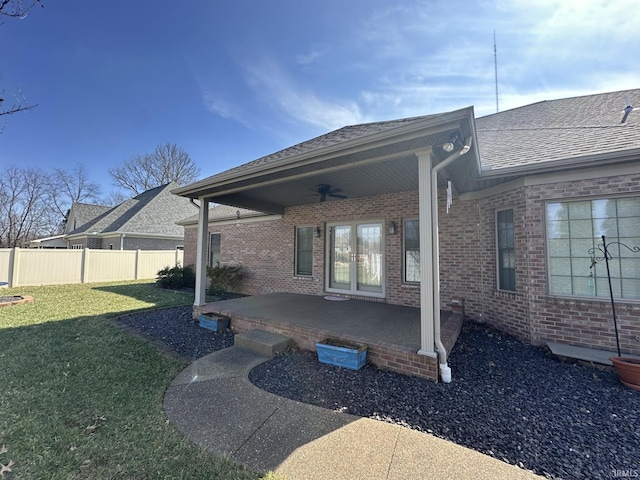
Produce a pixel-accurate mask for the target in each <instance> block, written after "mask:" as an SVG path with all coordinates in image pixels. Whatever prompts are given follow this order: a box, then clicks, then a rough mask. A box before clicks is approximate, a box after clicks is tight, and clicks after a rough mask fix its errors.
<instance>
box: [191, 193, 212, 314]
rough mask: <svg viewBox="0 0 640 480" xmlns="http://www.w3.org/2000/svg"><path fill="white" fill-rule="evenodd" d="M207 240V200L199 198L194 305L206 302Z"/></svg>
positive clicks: (197, 305)
mask: <svg viewBox="0 0 640 480" xmlns="http://www.w3.org/2000/svg"><path fill="white" fill-rule="evenodd" d="M208 240H209V200H207V199H206V198H204V197H201V198H200V210H199V211H198V239H197V244H198V248H197V252H196V298H195V300H194V302H193V304H194V305H195V306H196V307H199V306H201V305H204V304H205V303H207V300H206V293H207V247H208Z"/></svg>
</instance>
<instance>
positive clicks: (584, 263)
mask: <svg viewBox="0 0 640 480" xmlns="http://www.w3.org/2000/svg"><path fill="white" fill-rule="evenodd" d="M605 200H606V201H615V202H616V203H615V225H616V235H610V233H611V232H610V231H609V232H607V233H609V234H608V235H607V244H609V243H610V242H617V241H621V242H623V243H625V244H628V245H629V243H631V244H630V245H629V246H630V247H635V246H640V230H637V231H636V230H633V228H634V227H633V225H632V222H633V220H630V223H631V227H630V229H631V231H632V233H634V234H635V235H631V236H630V235H628V233H629V227H627V226H624V224H625V223H627V222H628V221H629V220H624V221H623V222H621V221H620V220H621V219H640V215H637V216H635V215H622V216H620V215H619V212H620V207H621V205H620V204H619V203H618V202H620V201H624V200H635V201H640V195H638V194H636V195H625V196H622V195H606V196H598V197H584V198H580V199H571V200H567V199H557V200H548V201H547V202H545V208H544V213H545V215H544V227H545V241H546V250H547V252H546V258H547V285H548V287H547V292H548V294H549V295H550V296H554V297H565V298H572V299H589V300H601V301H607V300H609V287H608V281H607V276H606V266H605V262H604V260H603V261H599V262H597V263H596V265H595V270H592V269H590V268H589V265H590V263H591V259H590V258H589V254H588V248H587V247H588V246H589V245H586V243H588V242H589V241H591V244H590V245H592V247H593V248H595V256H596V257H602V253H601V252H600V251H599V250H598V249H597V246H598V244H601V243H602V240H601V238H600V237H601V234H602V231H601V229H600V228H599V227H597V226H594V222H595V221H598V220H599V221H603V222H604V221H606V220H612V219H613V218H614V217H602V218H598V217H596V218H594V217H593V210H594V202H601V201H605ZM585 202H590V203H591V217H590V218H581V217H577V218H573V219H572V217H571V213H570V210H568V213H567V222H569V223H568V224H567V226H568V236H567V237H566V239H567V240H568V241H569V256H568V257H565V256H561V255H556V256H554V255H553V249H554V246H553V245H552V241H553V240H559V239H564V238H565V237H558V236H554V237H553V238H552V237H551V236H550V231H549V230H550V224H551V222H558V221H562V220H552V219H550V218H549V213H550V212H549V206H550V205H554V204H565V205H567V209H569V208H570V207H569V204H579V203H585ZM604 205H606V204H604ZM632 209H633V207H632ZM571 220H574V221H579V220H585V221H586V220H589V221H590V223H591V229H592V233H591V237H592V238H586V237H580V236H578V235H576V236H572V235H571V230H572V228H573V226H572V225H571V223H570V222H571ZM607 228H609V227H607ZM578 243H584V244H585V245H581V247H582V248H580V249H579V251H578V252H577V253H576V255H572V254H573V248H574V245H576V244H578ZM555 248H557V247H555ZM583 250H587V251H585V252H584V253H583ZM610 251H611V254H612V256H613V264H612V263H610V267H611V271H612V279H613V280H614V298H615V299H616V300H619V301H623V302H630V303H637V302H638V301H640V296H639V297H635V296H632V297H629V296H624V294H625V283H624V280H625V279H626V280H627V290H629V287H628V285H629V282H638V281H640V277H637V276H633V275H629V276H625V273H626V272H628V271H629V270H634V269H635V270H636V271H637V268H638V267H637V264H638V263H640V254H638V253H631V252H627V251H625V249H624V248H622V249H621V250H618V247H617V246H615V250H614V249H612V248H610ZM578 253H579V255H578ZM620 253H622V254H623V255H624V256H625V257H626V258H627V259H628V260H631V261H632V262H633V263H635V264H636V267H631V268H629V267H627V265H623V264H622V262H621V260H620ZM554 258H557V259H562V258H566V260H565V261H568V262H569V266H570V269H569V275H566V277H567V279H568V280H570V283H571V292H570V293H569V292H566V291H564V292H560V291H558V290H556V289H554V288H553V285H554V277H559V276H560V275H553V273H554V260H553V259H554ZM557 264H558V263H555V265H557ZM625 270H626V272H625ZM574 271H575V273H574ZM594 271H595V275H594V276H591V273H590V272H594ZM636 275H637V274H636ZM580 280H582V283H583V284H584V282H585V281H586V282H587V287H586V290H589V292H588V293H581V292H578V293H574V292H576V290H580V286H579V282H580ZM577 283H578V286H576V284H577ZM616 283H617V285H616ZM582 289H583V290H584V289H585V287H584V286H583V287H582ZM631 290H632V291H633V290H635V288H634V289H631Z"/></svg>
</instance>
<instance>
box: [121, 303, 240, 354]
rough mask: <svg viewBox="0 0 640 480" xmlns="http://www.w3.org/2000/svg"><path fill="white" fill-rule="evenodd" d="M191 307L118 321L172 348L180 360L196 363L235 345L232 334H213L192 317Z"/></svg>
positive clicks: (133, 315) (123, 318) (136, 315)
mask: <svg viewBox="0 0 640 480" xmlns="http://www.w3.org/2000/svg"><path fill="white" fill-rule="evenodd" d="M192 311H193V306H192V305H186V306H183V307H173V308H164V309H161V310H151V311H148V312H142V313H136V314H132V315H127V316H124V317H120V318H119V319H118V321H119V322H120V323H122V324H124V325H127V326H129V327H132V328H134V329H135V330H137V331H139V332H141V333H143V334H144V335H146V336H149V337H152V338H155V339H158V340H160V341H161V342H163V343H164V344H166V345H167V346H169V347H170V348H171V349H172V350H173V351H175V352H176V353H177V354H178V355H180V356H181V357H184V358H186V359H190V360H195V359H196V358H200V357H202V356H204V355H207V354H209V353H211V352H215V351H216V350H221V349H223V348H227V347H231V346H232V345H233V333H232V332H231V331H227V332H219V333H216V332H212V331H211V330H207V329H205V328H202V327H201V326H200V325H199V322H198V320H194V319H193V318H191V314H192Z"/></svg>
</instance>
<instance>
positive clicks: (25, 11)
mask: <svg viewBox="0 0 640 480" xmlns="http://www.w3.org/2000/svg"><path fill="white" fill-rule="evenodd" d="M36 5H40V6H44V5H43V3H42V0H33V1H29V2H24V1H23V0H0V19H2V18H4V17H9V18H17V19H23V18H25V17H26V16H27V15H29V12H30V11H31V9H32V8H33V7H35V6H36ZM1 23H2V22H1V21H0V24H1ZM9 95H10V96H11V97H12V98H13V101H12V102H11V104H10V105H8V106H5V104H4V102H5V98H4V97H6V96H7V94H6V93H5V90H4V89H2V91H0V116H3V115H11V114H13V113H18V112H24V111H25V110H30V109H32V108H33V107H35V106H36V105H29V102H28V101H27V97H25V96H24V94H23V93H22V91H21V90H20V89H18V88H16V89H14V91H13V92H11V93H10V94H9ZM2 128H4V126H3V127H2ZM2 128H0V133H1V132H2Z"/></svg>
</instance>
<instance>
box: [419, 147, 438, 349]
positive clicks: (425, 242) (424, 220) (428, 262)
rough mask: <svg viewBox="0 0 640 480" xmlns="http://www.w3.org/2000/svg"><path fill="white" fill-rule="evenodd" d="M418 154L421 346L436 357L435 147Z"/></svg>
mask: <svg viewBox="0 0 640 480" xmlns="http://www.w3.org/2000/svg"><path fill="white" fill-rule="evenodd" d="M416 155H417V156H418V207H419V211H420V216H419V219H420V350H418V354H420V355H426V356H429V357H436V356H437V354H436V351H435V341H434V326H433V311H434V298H433V276H432V273H431V268H432V259H433V256H432V252H433V237H432V235H431V225H432V211H431V189H432V186H431V149H428V150H421V151H419V152H416Z"/></svg>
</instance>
